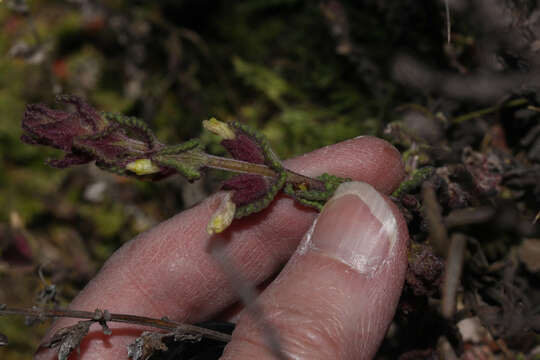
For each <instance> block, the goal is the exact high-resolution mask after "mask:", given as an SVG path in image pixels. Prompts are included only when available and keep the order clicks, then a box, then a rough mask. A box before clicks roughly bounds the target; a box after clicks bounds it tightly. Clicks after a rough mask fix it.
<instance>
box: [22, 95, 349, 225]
mask: <svg viewBox="0 0 540 360" xmlns="http://www.w3.org/2000/svg"><path fill="white" fill-rule="evenodd" d="M57 100H58V102H61V103H65V104H71V105H73V106H74V107H75V111H74V112H67V111H62V110H52V109H49V108H48V107H46V106H45V105H41V104H34V105H28V106H27V108H26V111H25V114H24V118H23V122H22V127H23V130H24V133H23V135H22V138H21V139H22V140H23V141H24V142H26V143H29V144H40V145H48V146H52V147H54V148H57V149H61V150H63V151H65V152H66V154H65V156H64V158H63V159H56V160H49V161H48V163H49V164H50V165H51V166H54V167H58V168H65V167H69V166H72V165H79V164H85V163H89V162H92V161H93V162H95V164H96V165H97V166H98V167H99V168H101V169H103V170H106V171H109V172H112V173H115V174H119V175H123V176H133V177H137V178H140V179H146V180H160V179H163V178H165V177H168V176H171V175H174V174H180V175H182V176H184V177H185V178H186V179H187V180H188V181H195V180H198V179H200V178H201V177H202V176H203V174H204V171H203V170H204V169H206V168H214V169H221V170H225V171H229V172H232V173H235V174H236V175H235V176H233V177H232V178H230V179H229V180H227V181H225V182H224V183H223V185H222V188H223V189H224V190H226V191H228V192H229V194H228V195H227V196H225V197H223V201H225V202H226V203H224V204H222V205H221V206H220V207H219V208H218V210H217V212H216V213H215V214H214V215H213V216H212V218H211V219H210V221H209V223H208V226H207V230H208V232H209V233H210V234H214V233H220V232H222V231H224V230H225V229H226V228H227V227H228V226H229V225H230V224H231V222H232V221H233V219H238V218H242V217H245V216H248V215H250V214H253V213H256V212H259V211H261V210H263V209H265V208H266V207H268V205H270V203H271V202H272V201H273V200H274V198H275V197H276V195H277V194H278V193H279V192H281V191H283V192H284V193H285V194H287V195H289V196H291V197H293V198H294V199H295V200H296V201H298V202H299V203H300V204H302V205H305V206H310V207H313V208H315V209H317V210H320V209H321V208H322V207H323V205H324V204H325V203H326V201H327V200H328V199H329V198H330V197H331V196H332V194H333V193H334V191H335V190H336V188H337V187H338V186H339V184H341V183H342V182H345V181H349V179H345V178H340V177H337V176H333V175H329V174H323V175H321V176H319V177H315V178H313V177H308V176H304V175H301V174H298V173H296V172H294V171H291V170H289V169H286V168H285V167H284V166H283V164H282V162H281V160H280V159H279V157H278V156H277V155H276V154H275V152H274V151H273V150H272V148H271V147H270V145H269V143H268V141H267V140H266V138H265V137H264V135H263V134H262V133H260V132H259V131H257V130H255V129H252V128H250V127H248V126H247V125H245V124H241V123H239V122H230V123H225V122H221V121H218V120H216V119H215V118H211V119H210V120H205V121H203V126H204V128H205V129H207V130H208V131H211V132H213V133H215V134H217V135H219V136H220V137H221V138H222V141H221V144H222V146H223V147H225V148H226V150H227V151H228V152H229V154H230V155H231V158H226V157H220V156H215V155H211V154H208V153H206V152H205V150H204V146H203V145H202V144H201V143H200V141H199V140H198V139H191V140H189V141H186V142H184V143H182V144H176V145H166V144H164V143H162V142H160V141H159V140H158V139H157V138H156V136H155V135H154V133H153V132H152V130H151V129H150V128H149V127H148V125H147V124H146V123H145V122H144V121H142V120H140V119H138V118H135V117H130V116H125V115H122V114H113V113H99V112H98V111H96V110H95V109H94V108H92V107H91V106H90V105H88V104H87V103H85V102H84V101H83V100H82V99H80V98H78V97H75V96H69V95H63V96H59V97H58V98H57Z"/></svg>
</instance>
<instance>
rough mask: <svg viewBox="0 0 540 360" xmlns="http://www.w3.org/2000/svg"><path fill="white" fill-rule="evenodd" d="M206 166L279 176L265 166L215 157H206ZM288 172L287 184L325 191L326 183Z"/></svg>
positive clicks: (287, 170) (273, 176)
mask: <svg viewBox="0 0 540 360" xmlns="http://www.w3.org/2000/svg"><path fill="white" fill-rule="evenodd" d="M206 156H207V158H206V160H205V165H206V166H207V167H210V168H213V169H220V170H227V171H232V172H237V173H244V174H253V175H261V176H266V177H271V178H275V177H277V176H278V174H277V173H276V172H275V171H274V170H272V169H271V168H270V167H268V166H266V165H263V164H254V163H250V162H246V161H241V160H236V159H231V158H225V157H220V156H214V155H208V154H207V155H206ZM285 171H286V172H287V182H288V183H293V184H305V185H307V186H308V187H309V189H311V190H324V189H325V186H324V183H323V182H322V181H320V180H317V179H314V178H310V177H309V176H304V175H301V174H298V173H296V172H294V171H292V170H289V169H285Z"/></svg>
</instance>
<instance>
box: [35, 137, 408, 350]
mask: <svg viewBox="0 0 540 360" xmlns="http://www.w3.org/2000/svg"><path fill="white" fill-rule="evenodd" d="M284 164H285V166H286V167H287V168H290V169H292V170H294V171H296V172H299V173H301V174H304V175H308V176H315V175H319V174H320V173H322V172H328V173H332V174H335V175H338V176H342V177H350V178H352V179H353V180H360V181H363V182H366V183H369V184H371V185H373V187H374V188H375V189H377V190H378V191H379V192H380V193H381V194H386V195H388V194H390V193H391V192H392V191H393V190H394V189H395V188H396V187H397V186H398V185H399V183H400V182H401V180H402V179H403V177H404V169H403V165H402V163H401V156H400V154H399V153H398V151H397V150H396V149H395V148H393V147H392V146H391V145H390V144H388V143H386V142H385V141H383V140H380V139H377V138H373V137H359V138H355V139H351V140H348V141H345V142H342V143H338V144H335V145H332V146H328V147H325V148H321V149H318V150H316V151H314V152H311V153H309V154H305V155H303V156H300V157H297V158H294V159H291V160H287V161H285V162H284ZM221 196H222V195H221V194H219V193H218V194H215V195H213V196H211V197H209V198H208V199H206V200H205V201H203V202H202V203H201V204H199V205H197V206H195V207H193V208H191V209H189V210H186V211H183V212H181V213H179V214H177V215H176V216H174V217H172V218H171V219H169V220H167V221H165V222H163V223H161V224H159V225H158V226H156V227H154V228H153V229H151V230H149V231H147V232H145V233H142V234H140V235H139V236H137V237H136V238H135V239H133V240H132V241H130V242H128V243H127V244H125V245H124V246H123V247H122V248H120V249H119V250H117V251H116V252H115V253H114V254H113V256H112V257H111V258H110V259H109V260H108V261H107V262H106V263H105V265H104V266H103V268H102V269H101V270H100V272H99V273H98V274H97V275H96V276H95V278H94V279H92V281H91V282H90V283H89V284H88V285H87V286H86V287H85V288H84V289H83V290H82V291H81V293H80V294H79V295H78V296H77V297H76V298H75V299H74V300H73V302H72V304H71V305H70V307H71V308H73V309H80V310H89V311H93V310H94V309H96V308H100V309H107V310H109V311H110V312H120V313H130V314H135V315H145V316H151V317H158V318H159V317H163V316H167V317H168V318H170V319H174V320H177V321H181V322H187V323H195V322H200V321H204V320H208V319H211V318H214V317H215V316H216V315H217V314H224V313H225V314H226V313H228V312H227V311H228V310H230V309H231V308H232V307H233V306H234V304H235V303H236V302H237V301H238V298H237V295H236V293H235V289H234V288H232V287H231V286H230V285H229V283H228V281H227V278H226V277H225V275H224V274H223V272H222V271H221V269H220V267H219V265H218V264H217V262H216V261H215V259H214V258H212V256H211V254H209V252H208V246H209V243H210V242H211V241H212V239H211V237H210V236H209V235H208V234H207V233H206V231H205V228H206V223H207V221H208V219H209V218H210V216H211V214H212V213H213V211H214V210H215V209H216V208H217V207H218V205H219V199H220V197H221ZM385 201H386V202H387V203H388V207H389V208H390V209H391V211H392V213H393V214H394V216H395V218H396V219H397V228H398V237H397V241H396V243H395V252H394V256H393V257H392V259H391V261H389V262H388V263H387V264H385V266H384V268H382V270H381V271H379V272H377V273H376V274H363V273H359V272H358V271H350V270H351V269H350V268H349V266H348V265H347V264H344V263H343V262H340V261H337V260H336V259H334V258H332V257H331V256H325V255H324V254H322V253H307V254H304V255H298V254H296V255H295V256H293V261H290V262H289V264H287V266H286V267H285V270H284V271H283V273H282V274H280V275H279V276H278V277H277V279H276V280H274V281H273V282H271V284H270V286H268V287H267V288H266V290H264V291H263V292H262V294H261V295H260V297H259V301H260V304H261V305H262V307H263V309H264V311H265V316H266V317H268V318H269V319H270V320H269V321H270V322H271V323H272V326H274V327H275V328H276V329H277V331H278V333H279V334H280V337H281V338H282V339H284V341H283V347H284V350H285V352H286V353H287V354H288V356H289V357H290V358H294V359H296V358H298V359H316V358H321V359H337V358H339V359H349V358H350V359H358V358H370V357H372V356H374V354H375V352H376V349H377V348H378V346H379V344H380V342H381V340H382V338H383V337H384V334H385V332H386V329H387V327H388V325H389V323H390V321H391V319H392V317H393V314H394V312H395V307H396V304H397V301H398V299H399V295H400V293H401V288H402V285H403V279H404V273H405V269H406V246H407V241H408V235H407V230H406V226H405V223H404V221H403V219H402V217H401V215H400V214H399V212H398V211H397V209H396V208H395V206H394V205H393V204H392V203H391V202H390V201H389V200H388V199H386V200H385ZM342 207H343V208H342V209H341V210H340V211H347V212H348V211H356V210H355V209H357V208H361V207H362V204H361V203H360V202H358V201H356V200H355V199H354V198H352V197H350V198H347V199H346V200H345V201H343V204H342ZM316 217H317V212H315V211H314V210H312V209H309V208H306V207H303V206H300V205H297V204H295V203H294V202H293V200H291V199H290V198H287V197H279V198H278V199H276V200H275V201H274V202H273V203H272V205H271V206H270V207H269V208H267V209H265V210H264V211H263V212H261V213H258V214H254V215H252V216H249V217H247V218H245V219H242V220H240V221H236V222H234V223H233V225H232V227H231V228H230V231H228V233H227V235H226V240H227V245H226V246H227V254H228V256H229V257H230V261H232V262H233V263H234V264H236V267H237V270H238V271H240V272H241V274H242V275H243V276H244V277H245V278H246V279H247V280H248V281H249V282H250V283H252V284H263V283H265V284H266V283H268V282H269V279H271V278H272V276H273V275H274V274H275V273H276V271H278V270H279V269H280V268H281V267H282V266H283V265H284V264H286V263H287V262H288V261H289V260H290V259H291V255H293V253H294V252H295V249H296V248H297V247H298V244H299V242H300V241H301V239H302V238H303V237H304V234H305V233H306V231H308V229H309V228H310V226H311V224H312V223H313V221H314V219H315V218H316ZM354 221H359V222H360V223H359V224H358V226H359V227H360V228H361V226H363V225H365V222H367V223H369V222H373V221H375V220H374V219H372V218H369V216H368V217H366V218H365V219H364V218H362V219H361V220H358V219H356V220H354ZM327 222H330V220H329V221H327ZM361 222H364V223H361ZM326 227H327V228H326V229H325V228H322V227H321V230H320V231H321V232H324V231H327V232H328V231H333V230H332V229H330V230H328V226H326ZM331 235H332V233H330V236H331ZM306 278H308V279H310V280H309V281H306ZM314 288H315V289H317V291H313V289H314ZM365 294H368V295H369V296H365ZM329 299H330V300H331V301H330V300H329ZM351 300H354V301H351ZM353 303H354V306H353V305H351V304H353ZM229 314H230V312H229ZM234 319H238V326H237V330H236V331H235V333H234V334H233V341H232V342H231V343H230V344H229V345H228V346H227V349H226V351H225V355H224V358H227V359H232V358H234V359H252V358H254V357H255V356H257V357H258V358H264V359H266V358H268V359H272V358H273V357H272V355H271V353H270V351H269V349H268V347H267V346H266V343H265V341H264V337H263V336H262V335H261V332H260V331H258V330H257V325H256V324H254V323H253V322H252V321H251V320H250V317H249V316H242V314H240V316H239V317H238V318H237V317H236V316H234ZM74 322H76V320H72V319H61V320H59V321H57V322H55V323H54V324H53V325H52V327H51V329H50V331H49V333H48V335H47V336H46V338H45V339H44V340H46V339H47V338H48V337H50V336H51V335H52V333H54V331H56V330H58V329H59V328H61V327H65V326H68V325H71V324H73V323H74ZM299 324H302V325H301V326H299ZM329 324H331V326H330V325H329ZM362 324H368V326H369V331H368V332H366V331H365V330H366V329H365V328H363V326H364V325H362ZM312 325H313V326H312ZM110 327H111V328H112V330H113V333H112V336H111V337H107V336H104V335H103V334H102V333H101V331H100V330H99V327H96V328H95V330H93V331H91V332H90V334H89V335H88V336H87V337H86V338H85V339H84V340H83V342H82V344H81V353H80V357H79V358H80V359H83V360H89V359H105V360H107V359H124V358H127V355H126V346H127V344H129V343H130V342H132V341H133V340H134V339H135V338H136V337H137V336H138V335H139V334H140V332H141V331H140V329H139V328H137V327H135V326H129V325H125V324H113V323H111V324H110ZM364 327H365V326H364ZM321 329H323V330H322V331H321ZM321 348H323V349H325V350H324V351H322V352H321ZM55 356H56V355H55V351H51V350H41V351H39V352H38V354H37V355H36V359H54V358H55ZM72 358H74V357H73V356H72Z"/></svg>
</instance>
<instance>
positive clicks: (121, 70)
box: [0, 0, 481, 360]
mask: <svg viewBox="0 0 540 360" xmlns="http://www.w3.org/2000/svg"><path fill="white" fill-rule="evenodd" d="M0 28H1V33H0V111H1V116H2V117H1V119H0V159H1V161H0V205H1V206H0V303H8V304H16V305H20V306H31V305H32V304H33V303H34V302H35V297H36V294H37V292H38V291H39V289H42V288H43V287H44V286H46V284H47V283H49V282H52V283H55V284H58V286H59V290H60V294H61V296H62V297H63V300H64V301H69V299H71V298H72V297H73V296H74V295H76V293H77V292H78V291H79V290H80V289H81V288H82V287H83V286H84V284H85V283H86V282H87V281H88V280H89V279H90V278H91V277H92V276H93V275H94V274H95V273H96V271H97V270H98V269H99V267H100V266H101V264H102V263H103V262H104V261H105V260H106V259H107V258H108V257H109V256H110V254H111V253H112V252H113V251H114V250H115V249H117V248H118V247H119V246H121V245H122V243H124V242H125V241H127V240H129V239H131V238H132V237H133V236H135V235H136V234H138V233H140V232H141V231H144V230H146V229H148V228H149V227H151V226H153V225H154V224H156V223H158V222H160V221H162V220H164V219H166V218H168V217H170V216H172V215H173V214H175V213H177V212H179V211H181V210H182V209H184V208H186V207H189V206H192V205H193V204H195V203H197V202H198V201H200V200H201V199H203V198H204V197H205V196H207V195H208V194H209V193H210V192H212V191H214V190H215V189H216V188H217V186H218V183H219V180H220V179H221V178H222V176H223V175H222V174H219V173H214V172H211V173H210V175H209V177H206V178H205V180H204V181H200V182H197V183H195V184H188V183H187V182H185V181H184V180H182V179H180V178H173V179H168V180H166V181H163V182H160V183H142V182H137V181H133V180H130V179H125V178H121V177H117V176H114V175H110V174H106V173H104V172H101V171H99V170H98V169H96V168H95V167H93V166H81V167H77V168H72V169H66V170H56V169H52V168H49V167H47V166H45V165H44V161H45V160H46V159H47V158H49V157H58V156H59V153H57V152H56V151H54V150H50V149H46V148H43V147H32V146H28V145H25V144H23V143H21V142H20V141H19V137H20V135H21V128H20V124H21V119H22V114H23V112H24V107H25V104H27V103H36V102H43V103H46V104H49V105H52V104H53V102H54V96H55V95H57V94H61V93H67V94H76V95H79V96H81V97H83V98H85V99H87V100H88V102H89V103H91V104H93V105H94V106H95V107H96V108H98V109H100V110H103V111H113V112H123V113H126V114H129V115H134V116H137V117H140V118H142V119H144V120H145V121H146V122H148V124H149V125H150V126H151V127H152V128H153V129H154V130H155V131H156V134H157V136H158V137H159V138H160V139H161V140H162V141H164V142H167V143H178V142H182V141H185V140H187V139H189V138H192V137H198V136H201V137H202V140H203V141H204V143H205V144H206V145H207V147H208V148H209V150H210V152H214V153H220V152H221V151H222V150H221V149H220V147H219V146H217V144H218V143H217V140H216V138H215V137H213V136H211V135H208V134H201V121H202V120H204V119H208V118H209V117H212V116H215V117H217V118H218V119H220V120H239V121H242V122H245V123H248V124H250V125H252V126H254V127H256V128H258V129H261V130H262V131H263V132H264V134H265V135H266V136H267V137H268V138H269V140H270V142H271V144H272V145H273V147H274V148H275V150H276V151H277V152H278V154H279V155H280V156H281V157H282V158H287V157H291V156H295V155H299V154H302V153H304V152H307V151H310V150H313V149H316V148H318V147H322V146H325V145H329V144H332V143H335V142H338V141H342V140H345V139H348V138H352V137H355V136H358V135H366V134H369V135H382V131H383V129H384V126H385V125H386V124H387V123H389V122H390V121H393V120H396V119H398V118H399V117H400V116H401V115H400V113H399V112H396V108H397V107H398V106H400V105H402V104H405V103H418V104H422V105H423V106H430V108H431V109H439V110H441V109H442V110H445V109H446V110H447V114H448V115H449V114H450V112H453V113H459V112H464V111H466V110H469V109H476V108H478V106H479V102H476V103H475V102H463V103H462V102H456V101H454V102H450V101H449V100H448V99H444V100H441V99H440V98H434V97H432V95H431V94H430V93H429V92H427V91H424V90H422V89H420V90H418V89H414V88H412V87H411V86H408V84H404V83H400V82H397V81H396V80H395V78H394V71H393V65H394V60H395V58H396V57H397V56H398V55H400V54H403V53H406V54H408V55H411V56H414V57H416V58H419V59H421V60H422V61H423V62H424V63H426V64H429V65H430V66H433V67H437V68H442V69H446V70H448V71H457V70H456V69H458V70H459V67H460V66H461V67H462V68H463V67H469V69H473V70H474V69H476V67H475V66H474V65H470V63H471V61H470V58H469V56H470V54H471V53H472V50H471V49H472V48H473V47H474V41H475V36H476V34H477V32H476V29H475V28H474V24H473V21H471V20H470V19H468V18H463V19H462V22H461V23H460V25H458V27H457V28H455V29H454V40H453V45H452V47H450V48H449V45H448V44H446V36H447V34H446V32H445V31H446V30H445V29H446V23H445V7H444V3H443V2H438V1H430V2H423V1H422V2H420V1H376V0H366V1H352V0H351V1H308V0H242V1H225V0H213V1H211V0H199V1H187V0H185V1H183V0H182V1H181V0H176V1H173V0H163V1H144V0H137V1H127V0H125V1H123V0H100V1H91V0H64V1H60V0H32V1H30V0H29V1H24V0H11V1H10V0H4V1H1V2H0ZM464 59H465V60H464ZM480 103H481V102H480ZM441 104H443V105H444V106H442V105H441ZM437 106H439V108H437ZM442 110H441V111H442ZM39 269H42V270H43V273H44V277H43V279H40V278H39V277H38V275H37V274H38V270H39ZM23 322H24V319H16V318H13V319H12V318H5V319H1V321H0V332H1V333H5V334H6V335H8V337H9V338H10V346H9V347H8V348H2V349H0V357H1V358H2V359H10V360H11V359H27V358H29V357H30V356H31V354H32V353H33V350H35V349H36V347H37V344H38V341H39V338H40V336H41V335H42V334H43V332H44V329H45V328H44V327H43V326H41V327H36V328H34V329H32V330H28V329H27V328H25V327H23V326H22V324H23Z"/></svg>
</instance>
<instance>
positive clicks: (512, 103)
mask: <svg viewBox="0 0 540 360" xmlns="http://www.w3.org/2000/svg"><path fill="white" fill-rule="evenodd" d="M528 102H529V100H527V99H525V98H519V99H514V100H510V101H508V102H506V103H504V104H502V106H501V105H497V106H492V107H489V108H486V109H482V110H478V111H473V112H470V113H467V114H465V115H461V116H458V117H455V118H453V119H452V122H453V123H454V124H460V123H462V122H464V121H467V120H471V119H475V118H477V117H480V116H482V115H486V114H490V113H493V112H496V111H498V110H499V109H501V108H503V107H504V108H512V107H518V106H521V105H525V104H527V103H528Z"/></svg>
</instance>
